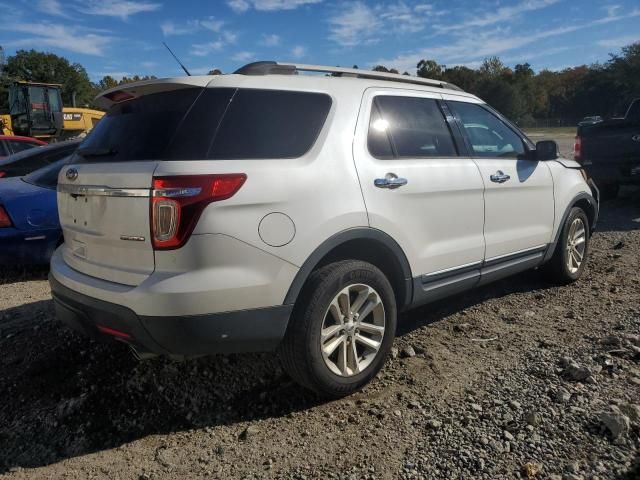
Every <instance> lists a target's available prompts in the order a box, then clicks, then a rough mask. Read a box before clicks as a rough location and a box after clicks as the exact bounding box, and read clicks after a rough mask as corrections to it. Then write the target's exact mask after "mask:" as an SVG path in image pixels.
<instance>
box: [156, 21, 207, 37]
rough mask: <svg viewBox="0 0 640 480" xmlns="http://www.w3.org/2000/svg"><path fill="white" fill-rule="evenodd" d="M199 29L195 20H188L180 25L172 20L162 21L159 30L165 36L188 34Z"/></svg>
mask: <svg viewBox="0 0 640 480" xmlns="http://www.w3.org/2000/svg"><path fill="white" fill-rule="evenodd" d="M198 29H199V24H198V22H197V20H189V21H187V22H186V23H184V24H182V25H176V24H175V23H173V21H172V20H167V21H165V22H162V24H161V25H160V30H162V34H163V35H164V36H165V37H168V36H170V35H188V34H190V33H194V32H195V31H196V30H198Z"/></svg>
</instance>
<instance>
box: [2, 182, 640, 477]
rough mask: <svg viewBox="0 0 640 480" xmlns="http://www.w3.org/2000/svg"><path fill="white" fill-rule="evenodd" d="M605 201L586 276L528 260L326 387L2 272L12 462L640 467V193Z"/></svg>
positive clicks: (212, 472) (547, 471)
mask: <svg viewBox="0 0 640 480" xmlns="http://www.w3.org/2000/svg"><path fill="white" fill-rule="evenodd" d="M623 196H624V198H620V199H618V200H615V201H613V202H609V203H607V204H605V205H603V209H602V214H601V215H602V220H601V223H600V225H599V228H600V229H599V231H598V232H597V233H596V234H595V235H594V237H593V242H592V250H591V258H590V261H589V267H588V271H587V272H586V275H585V276H584V277H583V279H581V280H580V281H579V282H578V283H576V284H573V285H570V286H566V287H556V286H552V285H549V284H547V283H546V282H545V281H544V280H543V279H542V278H541V276H540V275H539V274H538V273H537V272H531V273H526V274H523V275H519V276H517V277H514V278H511V279H509V280H506V281H502V282H499V283H497V284H494V285H490V286H487V287H485V288H482V289H480V290H477V291H474V292H471V293H469V294H465V295H461V296H459V297H457V298H453V299H450V300H446V301H442V302H440V303H438V304H435V305H430V306H428V307H425V308H423V309H420V310H417V311H413V312H410V313H409V314H406V315H404V316H403V317H402V318H401V327H400V328H401V331H400V332H399V337H398V339H397V340H396V343H395V349H394V352H393V354H394V355H393V357H394V358H391V359H390V360H389V362H388V364H387V366H386V367H385V368H384V369H383V371H382V372H381V374H380V376H379V377H378V378H377V379H376V380H375V381H374V382H373V383H372V384H371V385H370V386H368V387H367V388H366V389H365V390H364V391H362V392H361V393H358V394H356V395H353V396H352V397H349V398H346V399H343V400H339V401H334V402H325V401H323V400H321V399H318V398H316V397H314V396H313V395H312V394H309V393H306V392H305V391H302V390H301V389H300V388H298V387H297V386H296V385H295V384H293V383H292V382H291V381H290V380H289V379H288V378H287V377H286V376H285V375H284V374H283V373H282V370H281V369H280V367H279V365H278V361H277V359H276V358H275V357H274V356H273V355H266V354H265V355H245V356H230V357H213V358H201V359H197V360H192V361H185V362H181V363H175V362H170V361H167V360H163V359H156V360H151V361H146V362H143V363H139V362H137V361H136V360H134V359H133V358H132V357H131V355H130V354H129V352H128V351H127V349H126V348H124V347H123V346H121V345H98V344H94V343H91V342H88V341H87V340H85V339H83V338H80V337H77V336H75V335H73V334H71V333H70V332H69V331H68V330H66V329H65V328H63V327H62V326H61V325H59V324H58V323H57V322H56V320H55V319H54V318H53V312H52V306H51V301H50V295H49V290H48V285H47V283H46V280H45V274H44V273H43V272H26V273H25V272H6V273H5V274H4V279H2V280H0V352H1V354H0V477H3V478H16V479H21V478H33V479H47V478H71V479H85V478H88V479H91V478H110V479H135V480H150V479H170V478H196V479H205V478H207V479H209V478H220V479H223V478H248V479H253V478H291V479H312V478H336V479H351V478H353V479H361V478H362V479H391V478H403V479H416V478H425V479H430V478H446V479H450V478H465V479H466V478H485V479H492V480H493V479H501V478H536V479H537V478H550V479H568V480H573V479H576V480H577V479H591V480H595V479H613V478H616V479H634V478H640V465H639V464H638V452H639V450H640V418H639V416H640V411H639V410H640V336H639V335H640V286H639V284H640V192H637V191H631V190H627V191H625V192H623Z"/></svg>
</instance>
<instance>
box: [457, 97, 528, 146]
mask: <svg viewBox="0 0 640 480" xmlns="http://www.w3.org/2000/svg"><path fill="white" fill-rule="evenodd" d="M449 105H450V106H451V108H452V109H453V111H454V112H455V113H456V114H457V116H458V117H459V118H460V121H461V122H462V125H463V126H464V130H465V132H466V134H467V138H468V139H469V142H470V143H471V146H472V148H473V153H474V155H475V156H477V157H493V158H496V157H499V158H517V157H519V156H520V155H524V154H525V147H524V143H523V141H522V139H521V138H520V136H519V135H517V134H516V133H515V132H514V131H513V130H512V129H511V128H509V127H508V126H507V125H506V124H505V123H504V122H502V120H500V119H499V118H498V117H497V116H496V115H495V114H493V113H492V112H490V111H489V110H487V109H485V108H484V107H482V106H480V105H476V104H473V103H463V102H449Z"/></svg>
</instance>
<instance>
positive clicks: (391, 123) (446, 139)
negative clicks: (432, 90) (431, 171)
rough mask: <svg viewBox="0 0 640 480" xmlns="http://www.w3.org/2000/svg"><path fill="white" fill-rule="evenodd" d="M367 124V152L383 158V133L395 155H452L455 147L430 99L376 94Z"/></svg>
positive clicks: (454, 154) (402, 156) (438, 111)
mask: <svg viewBox="0 0 640 480" xmlns="http://www.w3.org/2000/svg"><path fill="white" fill-rule="evenodd" d="M373 108H374V115H372V117H371V123H370V126H369V139H368V145H369V151H370V153H371V154H372V155H373V156H375V157H378V158H385V157H386V156H388V155H385V152H387V147H386V145H385V134H387V135H388V141H389V142H390V143H391V148H392V149H393V152H394V155H395V157H397V158H423V157H453V156H456V155H457V151H456V147H455V144H454V142H453V137H452V135H451V131H450V130H449V126H448V125H447V123H446V120H445V117H444V115H443V114H442V111H441V110H440V107H439V105H438V102H437V101H436V100H434V99H431V98H420V97H401V96H395V95H394V96H386V95H381V96H377V97H376V98H375V100H374V102H373Z"/></svg>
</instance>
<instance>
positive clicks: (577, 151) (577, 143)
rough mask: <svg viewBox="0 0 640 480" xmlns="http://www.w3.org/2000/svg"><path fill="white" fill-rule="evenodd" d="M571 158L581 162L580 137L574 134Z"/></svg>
mask: <svg viewBox="0 0 640 480" xmlns="http://www.w3.org/2000/svg"><path fill="white" fill-rule="evenodd" d="M573 159H574V160H575V161H576V162H580V163H582V138H581V137H580V136H576V140H575V142H574V144H573Z"/></svg>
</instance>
